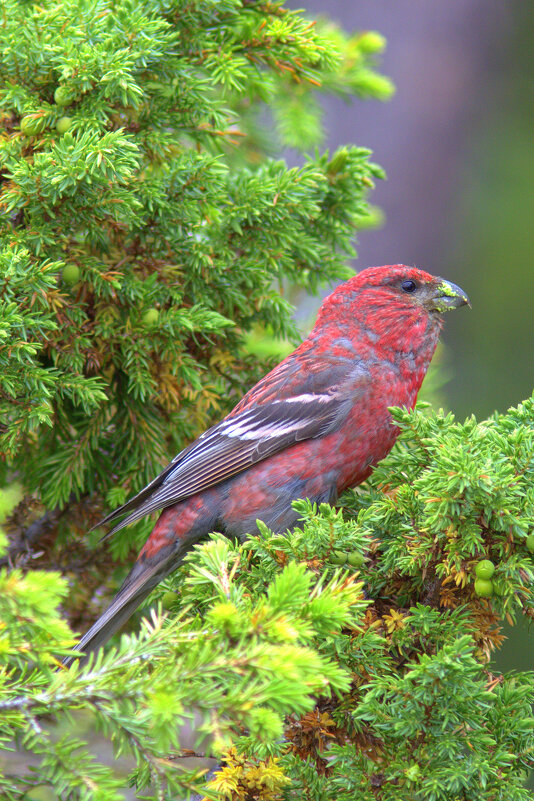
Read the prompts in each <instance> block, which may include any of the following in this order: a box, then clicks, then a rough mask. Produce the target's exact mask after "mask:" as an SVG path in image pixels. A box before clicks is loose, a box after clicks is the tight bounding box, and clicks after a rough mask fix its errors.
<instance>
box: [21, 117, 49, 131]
mask: <svg viewBox="0 0 534 801" xmlns="http://www.w3.org/2000/svg"><path fill="white" fill-rule="evenodd" d="M44 128H45V121H44V117H42V116H40V117H36V116H35V114H28V116H27V117H23V118H22V119H21V121H20V130H21V131H22V133H23V134H24V135H25V136H35V134H38V133H41V131H42V130H44Z"/></svg>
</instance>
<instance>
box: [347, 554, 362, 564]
mask: <svg viewBox="0 0 534 801" xmlns="http://www.w3.org/2000/svg"><path fill="white" fill-rule="evenodd" d="M347 562H348V563H349V565H350V566H351V567H361V566H362V565H363V564H364V562H365V556H364V555H363V554H361V553H360V552H359V551H351V552H350V553H349V555H348V557H347Z"/></svg>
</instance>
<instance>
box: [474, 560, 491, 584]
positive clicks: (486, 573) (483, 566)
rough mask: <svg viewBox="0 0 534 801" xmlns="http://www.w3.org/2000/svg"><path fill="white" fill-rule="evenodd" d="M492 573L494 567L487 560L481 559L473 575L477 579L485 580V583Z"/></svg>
mask: <svg viewBox="0 0 534 801" xmlns="http://www.w3.org/2000/svg"><path fill="white" fill-rule="evenodd" d="M494 573H495V565H494V564H493V562H491V561H490V560H489V559H482V561H481V562H479V563H478V564H477V566H476V567H475V575H476V577H477V578H479V579H485V580H486V581H489V579H490V578H491V577H492V576H493V574H494Z"/></svg>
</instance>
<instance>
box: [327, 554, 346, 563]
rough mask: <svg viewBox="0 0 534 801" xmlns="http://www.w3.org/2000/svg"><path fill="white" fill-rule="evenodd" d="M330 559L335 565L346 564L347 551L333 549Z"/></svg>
mask: <svg viewBox="0 0 534 801" xmlns="http://www.w3.org/2000/svg"><path fill="white" fill-rule="evenodd" d="M330 561H331V562H333V563H334V564H335V565H344V564H345V562H346V561H347V554H346V553H345V551H332V553H331V554H330Z"/></svg>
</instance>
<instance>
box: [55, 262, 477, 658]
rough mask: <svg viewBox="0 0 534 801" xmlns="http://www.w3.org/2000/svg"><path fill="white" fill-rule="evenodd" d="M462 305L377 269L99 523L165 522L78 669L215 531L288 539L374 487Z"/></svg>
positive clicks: (85, 642)
mask: <svg viewBox="0 0 534 801" xmlns="http://www.w3.org/2000/svg"><path fill="white" fill-rule="evenodd" d="M466 304H467V305H469V306H470V305H471V304H470V302H469V298H468V297H467V295H466V294H465V292H464V291H463V290H462V289H461V288H460V287H459V286H457V285H456V284H453V283H451V282H450V281H447V280H445V279H443V278H440V277H436V276H433V275H431V274H429V273H427V272H425V271H424V270H421V269H418V268H416V267H409V266H406V265H403V264H395V265H386V266H382V267H370V268H368V269H365V270H362V271H361V272H359V273H357V274H355V275H354V276H352V277H351V278H349V279H348V280H347V281H345V282H344V283H342V284H340V285H339V286H338V287H337V288H336V289H334V291H333V292H332V293H331V294H330V295H328V296H327V297H326V298H325V300H324V301H323V303H322V304H321V306H320V309H319V312H318V315H317V320H316V322H315V325H314V327H313V329H312V331H311V332H310V334H309V336H308V337H307V338H306V339H305V340H304V341H303V342H302V343H301V344H300V345H299V346H298V347H297V348H296V350H294V351H293V352H292V353H291V354H289V356H287V357H286V358H285V359H284V360H283V361H282V362H280V364H278V365H277V366H276V367H274V369H273V370H271V372H269V373H268V374H267V375H266V376H265V377H264V378H262V379H261V380H260V381H259V382H258V383H257V384H256V385H255V386H253V387H252V389H250V390H249V391H248V392H247V393H246V394H245V395H244V397H243V398H242V399H241V401H240V402H239V403H238V404H237V405H236V406H235V408H234V409H233V410H232V411H231V412H229V414H228V415H227V416H226V417H224V418H223V420H222V421H221V422H220V423H218V424H217V425H215V426H213V427H212V428H210V429H208V430H207V431H206V432H205V433H203V434H202V435H201V436H200V437H199V438H198V439H197V440H196V441H195V442H193V443H192V444H191V445H189V446H188V447H186V448H185V449H184V450H182V451H181V452H180V453H179V454H178V455H177V456H175V457H174V458H173V459H172V461H171V462H170V463H169V464H168V465H167V467H165V469H164V470H163V471H162V472H161V473H160V474H159V475H158V476H157V477H156V478H154V480H153V481H151V482H150V483H149V484H148V485H147V486H146V487H145V488H144V489H142V490H141V491H140V492H139V493H138V494H137V495H135V497H133V498H131V500H129V501H127V503H125V504H124V505H122V506H121V507H119V508H118V509H116V510H115V511H113V512H111V513H110V514H108V515H107V517H105V518H104V519H103V520H102V521H100V523H98V524H97V526H102V525H107V524H108V523H112V522H115V521H117V519H118V518H121V517H122V518H123V519H122V520H120V522H118V523H115V525H114V527H113V528H112V530H111V531H110V532H109V535H111V534H113V533H114V532H116V531H118V530H119V529H122V528H123V527H124V526H127V525H129V524H130V523H133V522H134V521H136V520H139V519H140V518H142V517H144V516H145V515H148V514H150V513H152V512H155V511H157V510H161V514H160V516H159V518H158V520H157V522H156V524H155V526H154V528H153V530H152V532H151V534H150V536H149V537H148V540H147V541H146V543H145V545H144V546H143V548H142V550H141V552H140V553H139V556H138V558H137V560H136V562H135V563H134V565H133V567H132V569H131V571H130V573H129V574H128V576H127V577H126V579H125V581H124V583H123V585H122V587H121V588H120V589H119V591H118V593H117V595H116V596H115V597H114V598H113V600H112V601H111V603H110V605H109V607H108V608H107V609H106V610H105V611H104V612H103V614H102V615H101V616H100V617H99V618H98V620H97V621H96V622H95V623H94V625H93V626H92V627H91V628H90V629H89V631H88V632H87V633H86V634H85V635H84V636H83V637H82V638H81V640H80V641H79V643H78V644H77V646H76V652H77V653H79V655H80V656H82V654H83V659H82V661H84V660H86V659H87V658H88V656H89V654H91V653H92V652H94V651H95V650H97V649H99V648H100V647H101V646H102V645H103V644H104V643H105V642H106V641H107V639H108V638H109V637H110V636H111V635H112V634H114V633H115V632H116V631H117V630H118V629H120V628H121V626H122V625H123V624H124V623H125V622H126V621H127V620H128V618H129V617H130V616H131V615H132V613H133V612H134V611H135V609H136V608H137V607H138V606H139V604H140V603H141V602H142V601H143V600H144V599H145V598H146V596H147V595H148V594H149V593H150V592H151V590H152V589H153V588H154V587H155V586H156V585H157V584H158V583H159V582H160V581H162V579H164V578H165V577H166V576H167V575H169V573H171V572H172V571H173V570H175V569H176V567H178V565H179V564H180V562H181V561H182V559H183V557H184V555H185V554H186V553H187V551H188V550H190V549H191V548H192V546H193V545H194V544H195V543H197V542H199V541H200V540H202V539H203V538H205V537H207V536H208V535H209V533H210V532H212V531H219V532H222V533H224V534H226V535H228V536H231V537H235V538H239V539H241V538H243V537H246V536H247V535H251V534H254V533H257V531H258V529H257V521H258V520H261V521H263V522H264V523H265V524H266V525H267V526H268V527H269V528H270V529H271V530H272V531H273V532H275V533H284V532H287V531H290V530H291V529H292V528H294V527H295V526H296V525H297V524H298V522H299V516H298V512H296V511H295V509H294V508H293V506H292V502H293V501H294V500H297V499H299V498H308V499H309V500H310V501H312V502H315V503H317V504H319V503H323V502H324V503H334V502H335V501H336V499H337V498H338V496H339V495H340V493H342V492H343V491H344V490H345V489H348V488H350V487H355V486H357V485H358V484H360V483H361V482H362V481H364V480H365V479H366V478H368V476H369V475H370V473H371V472H372V469H373V467H374V466H375V465H376V464H377V463H378V462H379V461H380V460H382V459H383V458H384V457H385V456H386V455H387V454H388V453H389V451H390V450H391V448H392V446H393V444H394V442H395V440H396V438H397V436H398V434H399V428H398V427H397V426H396V425H395V424H394V421H393V419H392V417H391V413H390V411H389V407H391V406H401V407H406V408H408V409H411V408H413V406H414V405H415V402H416V399H417V394H418V391H419V389H420V387H421V383H422V381H423V378H424V376H425V374H426V371H427V368H428V366H429V364H430V361H431V359H432V356H433V354H434V351H435V349H436V345H437V342H438V337H439V333H440V330H441V327H442V324H443V316H442V315H443V313H445V312H447V311H449V310H451V309H455V308H457V307H459V306H463V305H466ZM97 526H95V528H96V527H97ZM69 661H72V660H67V663H68V662H69Z"/></svg>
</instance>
